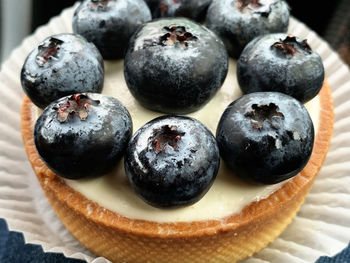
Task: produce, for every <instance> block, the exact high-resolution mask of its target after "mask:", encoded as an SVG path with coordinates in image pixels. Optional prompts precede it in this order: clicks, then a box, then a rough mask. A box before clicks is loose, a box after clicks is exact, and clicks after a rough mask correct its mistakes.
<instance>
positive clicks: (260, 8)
mask: <svg viewBox="0 0 350 263" xmlns="http://www.w3.org/2000/svg"><path fill="white" fill-rule="evenodd" d="M288 24H289V7H288V5H287V3H286V2H285V1H282V0H266V1H263V0H213V2H212V4H211V5H210V6H209V9H208V13H207V17H206V25H207V26H208V27H209V28H210V29H211V30H213V31H214V32H215V33H217V34H218V35H219V36H220V37H221V38H222V39H223V41H224V43H225V45H226V47H227V50H228V53H229V55H230V56H232V57H233V58H238V57H239V55H240V53H241V52H242V50H243V48H244V47H245V45H247V44H248V43H249V42H250V41H251V40H253V39H254V38H255V37H257V36H260V35H264V34H268V33H279V32H286V31H287V29H288Z"/></svg>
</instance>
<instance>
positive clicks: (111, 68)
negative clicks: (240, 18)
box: [65, 59, 320, 222]
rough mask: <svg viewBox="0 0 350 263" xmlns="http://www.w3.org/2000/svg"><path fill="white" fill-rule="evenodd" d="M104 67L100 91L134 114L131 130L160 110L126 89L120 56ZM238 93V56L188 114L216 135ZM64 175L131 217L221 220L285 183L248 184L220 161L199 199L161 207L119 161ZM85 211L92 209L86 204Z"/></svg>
mask: <svg viewBox="0 0 350 263" xmlns="http://www.w3.org/2000/svg"><path fill="white" fill-rule="evenodd" d="M105 71H106V74H105V84H104V90H103V93H104V94H107V95H110V96H114V97H116V98H118V99H119V100H120V101H121V102H122V103H123V104H124V105H125V106H126V108H127V109H128V110H129V112H130V114H131V117H132V120H133V127H134V132H135V131H136V130H137V129H139V128H140V127H141V126H142V125H144V124H145V123H146V122H148V121H150V120H152V119H153V118H155V117H158V116H160V115H162V114H160V113H157V112H153V111H149V110H147V109H145V108H144V107H142V106H141V105H140V104H138V102H137V101H136V100H135V99H134V98H133V96H132V95H131V94H130V92H129V90H128V88H127V86H126V83H125V80H124V73H123V61H116V62H108V61H107V62H105ZM239 96H241V91H240V89H239V86H238V83H237V80H236V62H235V61H234V60H231V59H230V63H229V72H228V75H227V78H226V80H225V82H224V85H223V86H222V87H221V89H220V90H219V92H218V93H217V94H216V95H215V97H214V98H213V99H212V100H211V101H210V102H209V103H208V104H207V105H205V106H204V107H203V108H202V109H201V110H199V111H197V112H194V113H192V114H189V116H191V117H194V118H196V119H198V120H200V121H201V122H202V123H204V124H205V125H206V126H207V127H208V128H209V129H210V130H211V131H212V132H213V134H214V135H215V132H216V127H217V124H218V122H219V119H220V117H221V115H222V113H223V112H224V110H225V108H226V107H227V106H228V105H229V104H230V103H231V102H232V101H234V100H235V99H237V98H238V97H239ZM319 103H320V102H319V98H318V97H316V98H314V99H313V100H312V101H310V102H308V103H307V105H306V107H307V109H308V111H309V113H310V115H311V118H312V120H313V123H314V127H315V131H317V128H318V122H319V109H320V105H319ZM65 181H66V182H67V184H68V185H69V186H70V187H71V188H73V189H75V190H76V191H78V192H80V193H81V194H82V195H84V196H85V197H86V198H88V199H90V200H92V201H94V202H96V203H98V204H99V205H100V206H102V207H104V208H107V209H109V210H111V211H114V212H116V213H118V214H120V215H123V216H125V217H128V218H131V219H143V220H150V221H155V222H191V221H201V220H208V219H216V220H220V219H222V218H224V217H226V216H229V215H233V214H236V213H239V212H240V211H241V210H242V208H243V207H245V206H247V205H248V204H250V203H251V202H255V201H259V200H261V199H264V198H267V197H268V196H269V195H271V194H272V193H273V192H275V191H276V190H278V189H279V188H280V187H281V186H282V185H283V184H284V182H282V183H279V184H276V185H270V186H256V185H252V184H247V183H245V182H243V181H241V180H240V179H238V178H236V177H235V176H234V175H233V174H232V172H230V170H229V169H228V168H227V167H226V165H225V164H224V162H223V161H221V166H220V170H219V174H218V176H217V178H216V180H215V182H214V184H213V186H212V187H211V189H210V190H209V191H208V193H207V194H206V195H205V196H204V197H203V198H202V199H201V200H200V201H199V202H197V203H195V204H194V205H191V206H188V207H183V208H175V209H159V208H154V207H152V206H150V205H148V204H146V203H144V202H143V201H142V200H141V199H139V198H138V197H137V196H136V194H135V193H134V192H133V190H132V188H131V187H130V185H129V182H128V180H127V178H126V175H125V172H124V167H123V161H121V162H120V163H119V164H118V166H117V167H116V169H115V170H114V172H113V173H111V174H108V175H105V176H102V177H98V178H92V179H91V178H90V179H80V180H65ZM87 211H88V212H89V211H90V208H89V207H87Z"/></svg>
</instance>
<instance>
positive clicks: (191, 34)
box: [124, 18, 228, 114]
mask: <svg viewBox="0 0 350 263" xmlns="http://www.w3.org/2000/svg"><path fill="white" fill-rule="evenodd" d="M227 70H228V57H227V53H226V50H225V46H224V44H223V43H222V41H221V40H219V39H218V38H217V36H216V35H215V34H214V33H212V32H211V31H210V30H208V29H207V28H206V27H204V26H202V25H199V24H197V23H195V22H192V21H190V20H188V19H186V18H168V19H165V18H164V19H158V20H153V21H151V22H148V23H145V24H144V25H142V26H141V27H140V29H139V30H138V31H137V32H136V33H135V34H134V36H133V37H132V39H131V41H130V45H129V48H128V51H127V54H126V57H125V63H124V74H125V79H126V83H127V85H128V88H129V90H130V91H131V93H132V95H133V96H134V97H135V98H136V99H137V100H138V101H139V102H140V103H141V104H142V105H143V106H145V107H146V108H149V109H151V110H155V111H160V112H165V113H177V114H185V113H189V112H193V111H195V110H197V109H199V108H200V107H202V106H203V105H204V104H206V103H207V102H208V101H209V100H210V99H211V98H212V97H213V96H214V95H215V93H216V92H217V90H218V89H219V88H220V87H221V85H222V83H223V81H224V80H225V78H226V75H227Z"/></svg>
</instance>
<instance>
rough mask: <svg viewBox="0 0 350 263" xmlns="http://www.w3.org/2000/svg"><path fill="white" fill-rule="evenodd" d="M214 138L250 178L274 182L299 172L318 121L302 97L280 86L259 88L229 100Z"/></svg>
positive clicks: (224, 155)
mask: <svg viewBox="0 0 350 263" xmlns="http://www.w3.org/2000/svg"><path fill="white" fill-rule="evenodd" d="M216 139H217V142H218V145H219V148H220V154H221V157H222V158H223V160H224V161H225V162H226V164H227V165H228V166H229V167H230V168H231V169H232V170H233V172H234V173H235V174H236V175H237V176H239V177H241V178H243V179H245V180H247V181H250V182H254V183H258V184H274V183H278V182H281V181H283V180H286V179H288V178H291V177H293V176H295V175H296V174H297V173H299V172H300V171H301V170H302V169H303V168H304V167H305V165H306V164H307V162H308V160H309V158H310V156H311V152H312V148H313V143H314V127H313V124H312V120H311V118H310V116H309V114H308V112H307V110H306V108H305V107H304V106H303V104H301V103H300V102H299V101H298V100H296V99H294V98H292V97H290V96H288V95H285V94H282V93H278V92H255V93H251V94H247V95H244V96H242V97H240V98H239V99H237V100H236V101H234V102H233V103H231V104H230V105H229V106H228V107H227V109H226V110H225V112H224V114H223V115H222V117H221V119H220V122H219V125H218V128H217V131H216Z"/></svg>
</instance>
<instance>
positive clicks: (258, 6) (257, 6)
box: [236, 0, 275, 17]
mask: <svg viewBox="0 0 350 263" xmlns="http://www.w3.org/2000/svg"><path fill="white" fill-rule="evenodd" d="M274 3H275V1H273V2H272V3H260V0H238V1H237V3H236V7H237V9H238V10H239V11H241V12H242V13H244V12H245V11H246V10H247V9H248V10H251V11H253V13H259V14H260V15H261V16H263V17H268V16H269V14H270V12H271V5H272V4H274Z"/></svg>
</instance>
